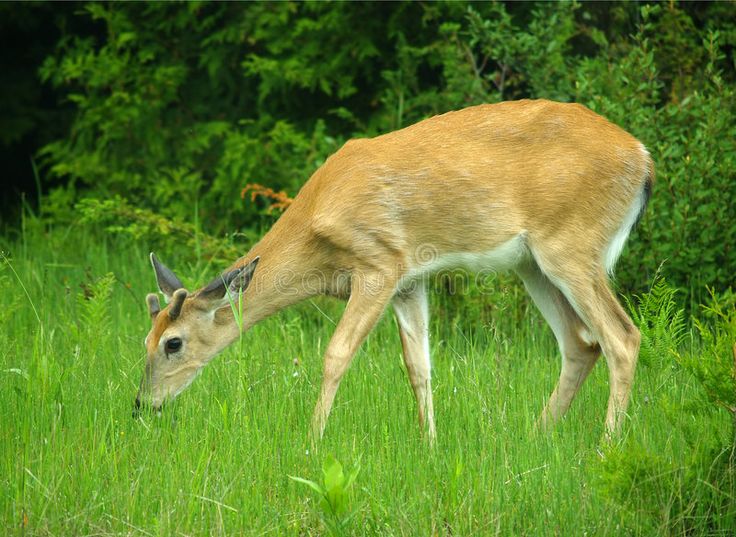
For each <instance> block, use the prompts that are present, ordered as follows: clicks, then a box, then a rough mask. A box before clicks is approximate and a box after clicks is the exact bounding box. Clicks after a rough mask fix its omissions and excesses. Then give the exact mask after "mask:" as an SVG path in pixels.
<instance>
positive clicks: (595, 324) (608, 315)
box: [540, 263, 641, 434]
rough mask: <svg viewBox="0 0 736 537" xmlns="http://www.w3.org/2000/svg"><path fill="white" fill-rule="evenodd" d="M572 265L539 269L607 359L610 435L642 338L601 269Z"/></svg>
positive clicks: (621, 408) (621, 411) (626, 399)
mask: <svg viewBox="0 0 736 537" xmlns="http://www.w3.org/2000/svg"><path fill="white" fill-rule="evenodd" d="M579 266H581V265H575V264H574V263H567V267H566V268H567V270H565V267H559V266H556V267H554V266H551V265H550V266H549V267H548V266H545V265H544V264H543V263H540V267H541V268H542V270H543V271H544V272H545V274H547V275H548V277H549V279H550V280H551V281H552V282H553V283H554V285H555V286H556V287H558V288H559V289H560V290H561V291H562V293H563V294H564V295H565V297H566V298H567V299H568V301H569V303H570V304H571V305H572V306H573V308H574V310H575V312H576V313H577V314H578V315H579V316H580V319H581V320H582V321H583V322H584V323H585V325H586V326H587V327H588V329H589V330H590V332H591V333H592V335H593V339H594V340H595V341H597V342H598V343H599V345H600V347H601V349H602V351H603V355H604V356H605V357H606V363H607V364H608V371H609V384H610V397H609V399H608V411H607V414H606V427H607V429H608V432H609V434H610V433H615V432H617V431H618V430H619V429H620V427H621V422H622V419H623V417H624V416H625V415H626V409H627V407H628V404H629V395H630V393H631V385H632V383H633V380H634V371H635V369H636V362H637V359H638V356H639V343H640V340H641V336H640V334H639V330H638V329H637V328H636V326H635V325H634V323H633V322H632V321H631V319H630V318H629V317H628V315H626V312H625V311H624V309H623V308H622V307H621V304H619V302H618V300H616V298H615V297H614V295H613V292H612V291H611V289H610V287H609V285H608V278H607V276H606V274H605V273H604V272H603V269H594V270H592V271H584V270H583V271H581V270H580V269H579V268H576V267H579Z"/></svg>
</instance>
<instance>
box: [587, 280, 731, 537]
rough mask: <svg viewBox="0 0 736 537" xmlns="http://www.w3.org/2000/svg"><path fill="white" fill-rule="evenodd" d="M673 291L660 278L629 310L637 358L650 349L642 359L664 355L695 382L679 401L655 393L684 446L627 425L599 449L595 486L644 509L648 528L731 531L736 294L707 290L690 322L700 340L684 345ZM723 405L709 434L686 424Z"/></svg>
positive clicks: (659, 361)
mask: <svg viewBox="0 0 736 537" xmlns="http://www.w3.org/2000/svg"><path fill="white" fill-rule="evenodd" d="M674 296H675V292H674V290H673V289H672V288H671V287H668V286H667V285H666V284H665V283H664V282H663V281H662V280H660V281H659V282H657V283H655V285H653V287H652V291H651V292H650V293H649V294H647V295H645V296H643V297H641V298H639V300H638V305H637V306H636V308H635V315H634V317H635V318H636V320H637V324H639V326H640V328H641V330H642V336H643V337H642V351H643V352H642V358H644V357H647V356H649V360H645V361H643V363H642V366H643V367H645V368H646V367H647V366H654V367H662V366H664V365H666V362H664V357H665V356H669V357H670V358H671V359H672V360H674V363H672V362H671V363H672V365H675V366H677V365H679V366H680V367H682V368H683V369H684V370H685V371H687V372H689V373H690V374H691V375H692V378H693V379H694V380H695V381H696V383H697V387H698V388H699V389H698V390H697V391H696V392H695V394H694V395H693V396H691V397H689V398H687V399H685V400H684V401H681V402H673V401H669V400H662V401H656V404H658V405H659V407H660V408H661V411H662V412H663V413H664V414H665V415H667V416H668V418H669V419H670V421H671V427H672V429H671V431H670V436H669V437H670V438H672V436H673V435H672V432H673V431H674V432H676V434H677V435H678V436H679V437H680V438H681V441H682V442H683V443H684V448H681V449H679V450H678V449H676V448H673V447H672V446H671V445H668V446H659V445H657V443H656V442H653V441H652V438H651V437H647V434H648V433H646V432H644V430H643V428H639V429H636V430H632V431H631V433H630V436H628V437H627V438H626V439H625V440H624V441H623V442H622V443H620V444H614V445H610V446H608V447H607V448H606V449H605V450H604V454H603V458H602V459H601V460H600V461H599V462H598V463H597V465H596V469H597V473H598V476H597V477H598V479H597V486H598V492H599V493H600V494H601V496H602V497H603V498H604V499H605V500H607V501H611V502H613V503H615V504H618V505H621V506H624V507H626V508H627V510H626V512H628V513H630V516H632V517H634V518H636V517H637V515H644V518H645V519H646V520H648V521H649V524H650V530H651V531H652V532H658V533H663V534H667V535H695V534H698V535H730V534H732V533H733V529H734V528H736V501H734V498H736V300H735V297H734V294H733V293H731V292H730V291H729V292H728V293H726V294H724V295H723V296H716V295H715V294H712V297H711V301H710V303H709V304H708V305H707V306H705V307H704V312H705V318H704V319H703V320H699V321H697V322H696V326H697V328H698V332H699V334H700V336H701V341H700V344H699V345H696V346H695V347H694V348H693V349H692V350H689V351H685V350H683V348H682V347H681V345H680V343H681V342H682V339H683V338H682V335H683V326H682V309H681V308H678V307H677V305H676V303H675V302H674V298H673V297H674ZM668 331H669V332H670V333H668ZM645 336H647V337H645ZM655 359H656V361H655ZM724 410H725V411H726V412H725V413H726V414H728V415H729V416H728V417H729V419H728V420H720V419H715V420H714V423H716V424H718V428H717V429H714V430H713V434H712V435H709V436H708V437H707V438H703V437H702V436H697V435H693V434H692V433H691V432H690V427H691V426H692V423H693V421H692V417H694V416H699V417H700V419H703V417H704V416H713V415H715V414H723V413H724ZM713 417H717V416H713ZM688 418H690V419H688Z"/></svg>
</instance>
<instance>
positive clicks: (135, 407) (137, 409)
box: [133, 397, 141, 418]
mask: <svg viewBox="0 0 736 537" xmlns="http://www.w3.org/2000/svg"><path fill="white" fill-rule="evenodd" d="M140 413H141V399H140V397H136V398H135V402H134V403H133V417H134V418H137V417H138V416H139V415H140Z"/></svg>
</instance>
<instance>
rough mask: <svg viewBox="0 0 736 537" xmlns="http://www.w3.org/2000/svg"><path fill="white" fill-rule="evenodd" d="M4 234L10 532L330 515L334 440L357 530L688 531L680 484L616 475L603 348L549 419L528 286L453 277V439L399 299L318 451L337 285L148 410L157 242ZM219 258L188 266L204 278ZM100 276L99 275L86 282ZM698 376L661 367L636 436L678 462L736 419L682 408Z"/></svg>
mask: <svg viewBox="0 0 736 537" xmlns="http://www.w3.org/2000/svg"><path fill="white" fill-rule="evenodd" d="M0 244H1V245H0V249H2V250H4V251H5V252H9V253H8V254H7V255H8V260H9V263H6V262H5V261H2V260H0V265H1V266H0V321H1V326H2V328H1V329H0V416H2V417H1V418H0V420H2V427H1V429H0V492H1V495H0V513H1V514H2V515H1V516H2V520H0V524H1V525H2V527H4V528H5V533H6V534H9V535H64V536H67V535H111V534H115V535H161V536H170V535H172V536H173V535H241V534H244V535H260V534H271V535H281V534H292V535H320V534H323V533H324V531H325V529H324V528H325V527H324V525H323V522H322V521H321V518H320V512H319V509H318V507H317V506H318V502H317V501H316V498H315V497H314V493H313V492H312V491H311V490H310V489H308V488H307V487H304V486H302V485H300V484H299V483H295V482H294V481H292V480H290V479H289V478H288V476H289V475H292V476H300V477H303V478H307V479H312V480H319V479H320V477H321V466H322V463H323V461H324V460H325V459H326V458H327V457H328V455H333V456H334V457H335V458H336V459H337V460H339V461H340V462H342V463H343V465H345V466H346V467H350V466H351V465H352V464H353V463H354V462H355V461H358V460H359V459H360V460H361V467H362V470H361V472H360V474H359V475H358V477H357V481H356V484H355V485H354V487H353V492H352V498H351V508H357V514H356V515H355V518H354V519H353V520H352V521H351V522H350V524H349V532H348V533H350V534H356V535H363V534H365V535H471V534H472V535H496V534H498V535H560V536H567V535H620V534H652V533H662V534H668V530H667V528H668V526H667V524H666V516H664V515H662V509H660V508H658V507H657V505H659V504H653V505H652V506H647V505H646V504H641V503H636V502H634V503H631V504H625V505H623V506H622V504H621V503H620V502H619V503H614V502H613V501H612V500H611V499H610V498H609V497H608V496H606V494H604V492H602V491H603V490H604V489H603V488H601V486H600V485H599V482H600V466H601V457H602V454H603V453H606V452H607V451H608V450H610V446H607V445H606V444H605V442H604V441H603V419H604V414H605V410H606V408H605V407H606V401H607V395H608V382H607V371H606V368H605V366H604V362H603V361H601V362H600V363H599V364H598V366H597V367H596V368H595V370H594V372H593V374H592V376H591V378H590V379H589V380H588V382H587V383H586V384H585V385H584V387H583V388H582V390H581V393H580V394H579V396H578V398H577V399H576V401H575V402H574V404H573V408H572V409H571V411H570V413H569V414H568V416H567V417H566V419H565V420H564V421H563V422H562V423H561V424H560V425H559V427H557V428H556V429H555V430H554V431H553V432H552V433H551V434H540V433H537V432H535V429H534V422H535V420H536V418H537V416H538V414H539V412H540V411H541V409H542V407H543V405H544V402H545V400H546V398H547V397H548V396H549V394H550V392H551V390H552V389H553V387H554V384H555V382H556V379H557V375H558V374H559V357H558V354H557V350H556V346H555V344H554V341H553V338H552V335H551V332H550V331H549V329H548V328H547V327H546V326H545V325H544V324H543V322H542V321H541V320H540V317H539V315H538V314H537V313H536V312H535V311H533V310H530V311H528V312H526V311H517V310H519V309H520V308H521V309H523V310H526V306H523V304H525V302H523V301H520V300H519V299H518V297H517V296H516V293H517V292H518V290H517V289H516V288H515V287H513V286H512V287H511V288H509V290H508V291H506V292H498V293H496V295H494V296H492V297H485V298H483V297H479V296H477V294H475V295H474V296H471V297H466V298H464V299H463V298H460V297H455V298H452V299H446V298H445V299H442V300H439V299H438V298H437V297H433V298H434V303H433V307H432V314H433V320H432V339H431V342H432V343H431V347H432V356H433V363H434V380H433V382H434V387H433V388H434V390H433V391H434V400H435V409H436V419H437V427H438V439H437V445H436V447H435V448H434V449H431V448H429V447H428V446H427V444H426V443H425V442H424V441H423V440H422V438H421V437H420V434H419V431H418V427H417V425H416V409H415V403H414V399H413V395H412V393H411V390H410V388H409V384H408V381H407V379H406V375H405V372H404V368H403V364H402V360H401V347H400V344H399V339H398V335H397V330H396V326H395V322H394V319H393V316H392V315H391V314H388V313H387V314H386V315H385V316H384V319H383V320H382V321H381V323H380V325H379V326H378V328H377V329H376V330H375V331H374V332H373V334H372V335H371V336H370V337H369V339H368V341H367V342H366V344H365V345H364V346H363V348H362V349H361V350H360V352H359V354H358V356H357V357H356V359H355V362H354V364H353V367H352V368H351V370H350V371H349V373H348V374H347V376H346V377H345V379H344V381H343V383H342V386H341V387H340V390H339V392H338V396H337V400H336V404H335V407H334V410H333V414H332V416H331V418H330V421H329V424H328V428H327V432H326V436H325V438H324V440H323V442H322V443H321V444H320V445H319V446H318V448H317V449H316V450H311V449H310V447H309V439H308V434H307V433H308V430H309V420H310V417H311V412H312V408H313V405H314V403H315V401H316V397H317V392H318V389H319V381H320V379H321V353H322V351H323V350H324V349H325V346H326V344H327V342H328V340H329V337H330V335H331V332H332V328H333V325H332V321H331V319H337V318H339V315H340V312H341V310H342V304H341V303H339V302H332V301H329V300H326V299H325V300H320V301H318V302H317V303H316V305H318V307H319V309H320V310H322V312H320V311H318V309H317V308H316V307H314V305H312V304H310V303H305V304H302V305H300V306H298V307H295V308H292V309H291V310H289V311H287V312H284V313H282V314H280V315H278V316H276V317H274V318H272V319H270V320H268V321H266V322H264V323H262V324H261V325H259V326H257V327H255V328H254V329H253V330H252V331H251V332H249V333H248V334H246V335H245V336H244V337H243V338H242V340H241V341H240V342H238V343H236V344H235V345H233V346H232V347H231V348H229V349H228V350H227V351H226V352H224V353H223V354H222V355H221V356H219V357H218V358H217V359H215V360H214V361H213V363H212V364H211V365H210V366H208V368H207V369H206V370H205V371H204V373H203V374H202V376H201V377H200V378H199V379H198V380H197V381H196V382H195V383H194V384H193V386H192V387H191V388H190V389H189V390H188V391H186V392H185V393H184V394H182V395H181V396H180V398H179V399H178V400H177V401H176V402H175V403H174V404H173V405H172V406H171V407H169V408H167V409H166V411H165V412H164V413H163V415H162V416H161V417H160V418H156V417H153V416H150V417H145V418H143V419H139V420H134V419H132V417H131V404H132V401H133V398H134V395H135V391H136V388H137V384H138V381H139V379H140V375H141V373H142V367H143V360H144V350H143V338H144V337H145V335H146V333H147V331H148V328H149V320H148V317H147V314H146V312H145V305H144V297H145V293H146V292H150V291H152V290H153V285H154V279H153V275H152V273H151V270H150V266H149V264H148V260H147V257H146V255H147V249H146V247H145V245H143V244H138V245H136V244H130V243H127V242H125V241H120V240H119V239H116V238H112V237H109V238H106V239H104V240H101V239H99V234H98V233H91V232H90V231H88V230H84V229H78V228H75V229H71V230H68V231H64V232H61V231H58V230H57V231H54V232H45V231H43V230H40V229H35V230H33V231H31V230H26V231H24V233H23V234H21V235H19V236H17V237H16V236H10V237H6V238H5V239H3V241H2V243H0ZM161 253H162V256H163V257H164V258H165V259H166V260H167V261H169V260H170V259H171V258H172V257H173V255H171V256H170V255H166V254H168V252H161ZM171 264H172V265H174V266H177V265H176V263H175V259H174V260H172V263H171ZM11 266H12V269H13V270H14V271H15V273H17V276H18V278H19V279H20V280H19V279H18V278H16V275H15V274H14V272H13V271H12V270H11V269H10V267H11ZM204 266H205V263H204V262H202V263H199V264H191V265H186V264H185V265H184V266H183V267H181V265H179V266H178V268H179V271H180V272H181V275H182V276H183V277H185V279H186V278H187V277H188V278H189V280H187V281H188V282H189V283H192V281H193V279H199V280H200V283H201V282H202V281H205V279H204V278H205V275H204V274H201V272H202V267H204ZM109 272H112V273H113V274H114V277H115V279H114V280H109V281H110V282H111V285H112V287H111V288H110V294H109V298H105V284H104V282H103V283H101V284H98V285H97V286H96V289H97V291H96V292H97V296H95V287H92V288H91V287H90V284H92V282H95V281H97V280H99V278H100V277H102V276H104V275H105V274H107V273H109ZM207 276H211V274H207ZM21 282H22V285H21ZM80 286H82V287H80ZM83 288H85V289H87V291H86V292H87V294H90V293H92V295H93V296H92V297H91V298H89V299H83V298H79V295H80V294H84V291H83ZM26 292H27V294H26ZM481 300H484V301H485V302H480V301H481ZM504 300H507V301H508V302H509V304H511V305H507V306H508V307H507V309H504V307H506V306H504V304H503V301H504ZM499 304H500V305H501V307H499ZM518 304H522V306H519V305H518ZM512 307H513V308H515V309H514V310H513V311H512V310H511V308H512ZM522 314H523V315H522ZM295 359H297V360H298V364H299V365H295ZM696 394H697V387H696V386H695V385H694V383H693V381H692V380H691V379H690V378H689V377H687V376H686V375H685V374H684V373H683V372H681V371H680V370H678V369H676V368H673V367H669V366H665V367H654V366H643V367H640V369H639V371H638V375H637V379H636V385H635V390H634V394H633V402H632V406H631V419H630V420H629V422H628V423H627V425H626V427H625V431H624V433H623V436H622V438H621V439H620V440H619V441H618V442H621V443H624V442H626V441H627V440H630V439H632V438H634V439H636V441H637V442H639V443H641V444H642V445H646V446H647V448H648V449H650V450H651V451H652V452H656V453H658V454H660V455H662V456H663V457H665V458H666V460H668V461H671V463H672V464H673V465H674V467H676V468H677V467H678V465H680V464H681V462H679V461H682V460H684V459H683V457H684V453H685V452H686V451H688V450H691V449H693V446H698V445H700V444H701V443H702V444H703V445H705V444H707V443H708V441H709V439H711V438H713V437H714V435H716V432H714V431H718V430H719V429H722V428H724V423H725V422H724V420H723V416H722V415H720V414H715V415H702V416H699V417H696V418H693V417H692V416H690V415H688V416H684V415H683V416H682V417H678V416H677V415H674V416H673V413H672V412H667V411H666V409H667V408H674V407H676V405H677V404H678V403H682V402H685V401H687V400H689V399H690V398H692V397H694V396H695V395H696ZM680 419H681V420H690V421H689V422H688V423H687V424H686V425H687V430H688V431H689V433H688V434H689V435H690V436H688V435H685V434H683V433H681V432H679V429H678V428H677V427H674V426H673V423H677V421H678V420H680ZM693 439H695V440H693ZM704 477H705V476H704ZM671 493H672V497H676V496H677V495H678V491H677V490H673V491H672V492H671ZM667 494H668V492H667V491H664V496H665V500H664V503H665V504H666V499H667V498H666V496H667ZM632 495H633V491H632ZM691 501H692V502H697V501H699V500H698V498H692V499H691ZM663 509H664V508H663ZM652 510H653V511H654V514H652V512H651V511H652ZM663 521H664V522H663ZM710 527H711V529H712V526H710ZM706 529H707V528H706ZM706 529H704V530H703V531H702V532H701V533H705V532H706ZM727 530H728V528H726V531H723V528H715V529H713V531H714V533H713V534H714V535H715V534H720V535H727V534H728V533H727ZM717 532H721V533H717Z"/></svg>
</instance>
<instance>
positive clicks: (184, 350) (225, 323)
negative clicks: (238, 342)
mask: <svg viewBox="0 0 736 537" xmlns="http://www.w3.org/2000/svg"><path fill="white" fill-rule="evenodd" d="M258 261H259V258H258V257H256V258H255V259H253V260H252V261H250V262H249V263H247V264H246V265H244V266H243V267H241V268H236V269H234V270H230V271H228V272H225V273H224V274H221V275H220V276H218V277H216V278H215V279H214V280H212V282H210V283H209V285H207V286H205V287H203V288H202V289H200V290H199V291H197V292H195V293H189V291H187V290H186V289H185V288H184V285H183V284H182V283H181V280H179V278H177V276H176V275H175V274H174V272H173V271H171V270H170V269H169V268H167V267H166V266H165V265H163V264H162V263H161V262H160V261H159V260H158V258H157V257H156V256H155V255H154V254H153V253H152V254H151V264H152V265H153V270H154V273H155V274H156V282H157V283H158V288H159V290H160V291H161V293H163V295H164V297H165V298H166V302H167V305H166V306H165V307H164V308H163V309H162V308H161V304H160V302H159V298H158V295H156V294H153V293H152V294H149V295H148V296H147V297H146V303H147V305H148V313H149V315H150V316H151V321H152V327H151V330H150V332H149V333H148V335H147V336H146V340H145V346H146V355H147V358H146V368H145V372H144V374H143V378H142V379H141V384H140V388H139V390H138V395H137V396H136V398H135V411H134V413H137V411H138V409H139V408H140V407H141V406H150V407H151V408H153V409H154V410H158V409H160V408H161V406H162V405H163V403H164V402H165V401H167V400H171V399H173V398H174V397H176V396H177V395H179V394H180V393H181V392H182V391H183V390H184V389H185V388H186V387H187V386H189V385H190V384H191V383H192V381H193V380H194V378H195V377H196V376H197V374H198V373H199V372H200V371H201V370H202V368H203V367H204V366H205V365H207V363H208V362H209V361H210V360H211V359H212V358H213V357H214V356H215V355H216V354H217V353H218V352H220V351H221V350H222V349H223V348H225V347H226V346H227V345H228V344H229V343H230V342H231V341H232V339H233V337H235V336H236V335H237V333H239V329H238V327H237V325H236V323H235V322H234V316H233V312H232V308H233V306H234V307H235V308H237V303H238V300H239V297H240V296H241V295H242V293H243V292H244V291H245V290H246V288H247V287H248V285H249V284H250V282H251V279H252V278H253V273H254V271H255V269H256V266H257V265H258ZM234 325H235V326H234Z"/></svg>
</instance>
